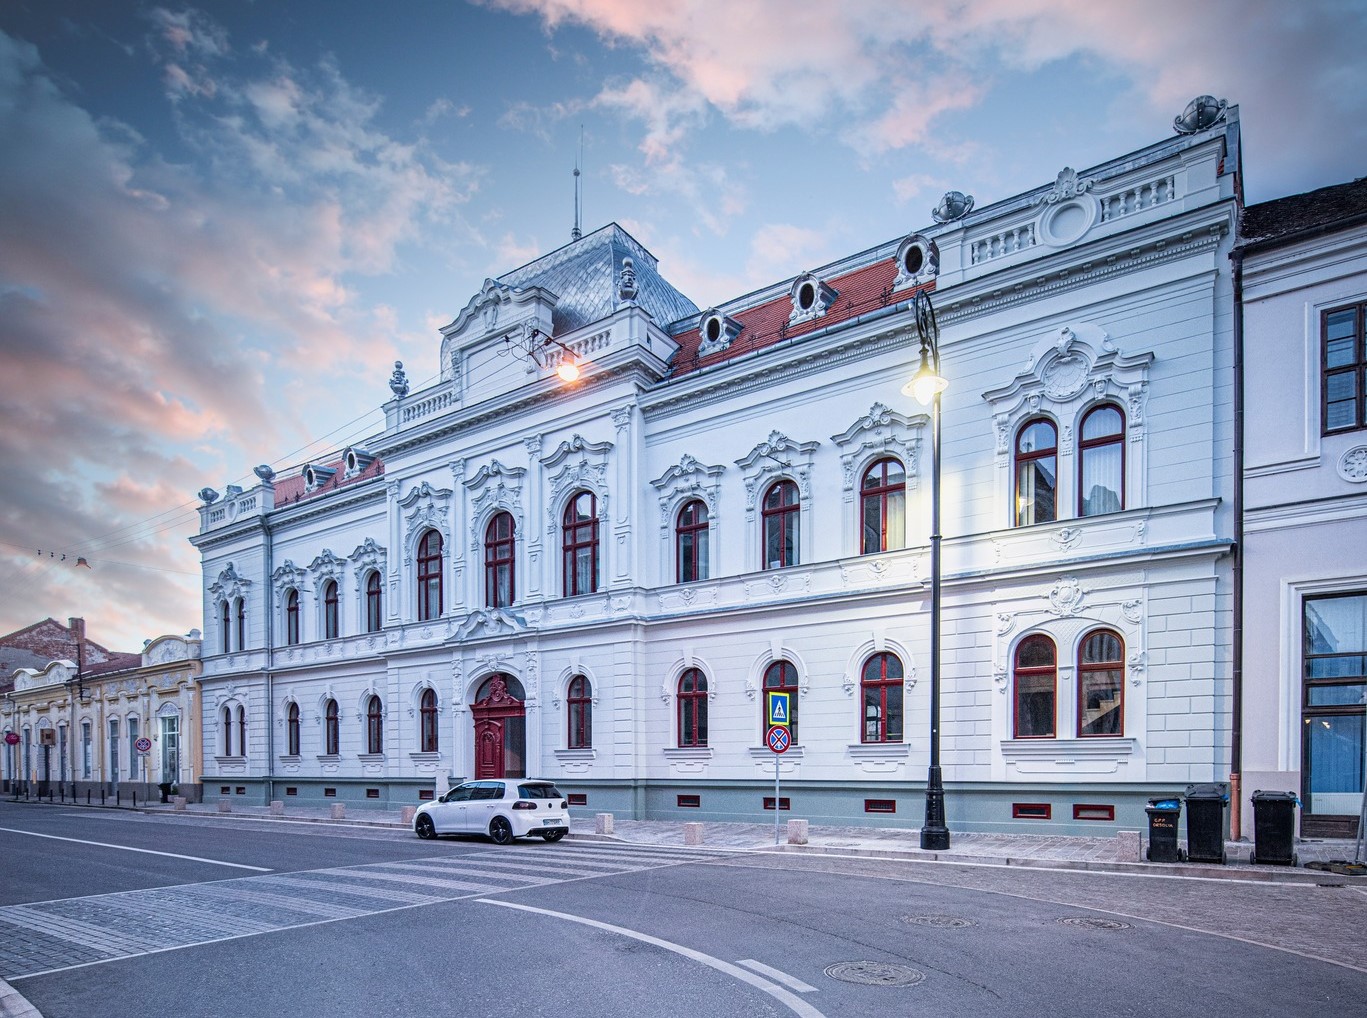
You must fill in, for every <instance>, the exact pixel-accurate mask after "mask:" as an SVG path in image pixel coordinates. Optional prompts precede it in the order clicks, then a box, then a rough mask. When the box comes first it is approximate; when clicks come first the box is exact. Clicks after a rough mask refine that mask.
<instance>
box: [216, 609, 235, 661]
mask: <svg viewBox="0 0 1367 1018" xmlns="http://www.w3.org/2000/svg"><path fill="white" fill-rule="evenodd" d="M222 609H223V611H222V624H221V626H220V627H219V628H220V629H221V631H222V633H223V647H222V650H223V653H224V654H226V653H228V651H230V650H232V649H233V648H232V645H231V644H230V643H229V642H228V636H229V634H230V633H231V632H232V630H231V629H230V628H229V625H230V622H229V615H228V611H229V605H228V602H227V601H224V602H223V605H222Z"/></svg>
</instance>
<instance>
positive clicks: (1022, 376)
mask: <svg viewBox="0 0 1367 1018" xmlns="http://www.w3.org/2000/svg"><path fill="white" fill-rule="evenodd" d="M1238 172H1239V129H1238V115H1237V109H1236V108H1235V107H1226V106H1225V105H1224V104H1223V103H1217V102H1216V101H1214V100H1210V99H1208V97H1207V98H1206V99H1205V100H1204V101H1202V102H1199V103H1194V104H1193V106H1192V107H1191V108H1190V109H1189V110H1188V113H1187V114H1185V115H1184V116H1183V117H1182V118H1179V133H1178V134H1177V135H1176V136H1173V137H1169V138H1167V139H1165V140H1162V141H1158V142H1156V143H1155V144H1153V145H1151V146H1149V147H1147V148H1145V149H1142V150H1140V151H1137V152H1132V153H1128V154H1125V155H1122V156H1119V157H1117V158H1115V159H1112V160H1109V161H1107V162H1104V163H1101V164H1099V165H1096V166H1092V167H1089V168H1086V169H1082V170H1074V169H1072V168H1068V167H1064V168H1062V169H1061V170H1060V172H1059V173H1058V175H1057V178H1056V179H1054V180H1052V181H1047V182H1041V184H1040V186H1038V187H1036V188H1033V189H1032V190H1030V191H1027V192H1024V193H1022V194H1017V195H1012V196H1010V197H1007V198H1004V199H1002V200H999V201H995V202H991V203H987V204H981V205H980V204H977V203H975V201H974V199H973V198H971V197H969V196H966V195H963V194H960V193H958V192H950V193H949V194H947V195H946V196H945V198H944V200H943V201H942V202H941V204H940V206H939V207H938V208H936V209H935V210H934V213H933V215H932V216H931V218H930V220H929V221H927V222H924V223H920V224H908V228H907V229H906V231H905V232H903V233H902V234H900V235H899V236H895V237H892V238H891V239H888V240H886V241H884V242H881V243H879V244H878V245H876V246H875V247H872V248H869V249H868V250H864V251H859V252H856V253H853V254H850V255H849V256H847V257H845V258H842V259H839V260H838V261H835V262H833V263H831V264H828V265H824V266H819V267H816V268H813V269H811V270H810V271H804V272H802V273H801V274H798V275H796V276H794V277H793V278H790V279H786V280H783V281H780V282H777V283H775V284H774V285H772V286H769V287H766V288H764V289H762V290H759V291H756V292H754V293H750V294H746V295H744V296H741V297H737V298H736V299H734V300H732V301H729V302H727V303H725V304H721V305H717V306H714V307H708V308H705V309H701V310H700V309H699V308H698V307H697V306H696V305H695V304H694V303H693V302H692V301H691V300H689V298H688V297H687V296H685V295H684V294H682V293H680V292H679V291H678V290H677V289H675V288H674V287H673V286H672V285H670V283H669V282H667V280H666V279H665V277H664V276H663V275H662V273H661V267H660V266H659V265H658V264H657V261H656V259H655V257H654V256H653V255H652V254H651V253H650V252H649V251H647V250H646V249H645V248H644V247H643V246H642V245H641V244H640V243H639V242H637V241H636V240H635V239H634V238H633V237H631V236H630V235H629V234H627V233H626V231H624V230H623V229H621V228H620V227H618V226H616V225H610V226H607V227H604V228H602V229H600V230H597V231H595V232H592V233H590V234H588V235H587V236H584V237H582V238H579V239H576V240H574V241H572V242H571V243H569V244H567V245H566V246H564V247H562V248H560V249H558V250H555V251H552V252H550V253H548V254H546V255H544V256H542V257H540V258H537V259H536V260H534V261H532V262H530V263H528V264H527V265H524V266H522V267H521V268H518V269H514V270H513V271H511V272H508V273H506V274H504V275H502V276H500V277H498V278H497V279H488V280H485V281H484V283H483V285H482V286H480V287H479V288H478V290H477V292H475V293H473V295H472V296H471V297H470V298H469V300H468V302H467V303H466V304H465V306H464V307H463V308H461V309H460V310H459V312H458V313H457V314H456V315H455V317H454V318H453V320H452V321H451V323H450V324H449V325H447V326H446V327H445V328H443V329H442V330H441V338H440V349H439V351H437V353H438V356H439V361H438V363H439V365H440V377H439V380H438V381H436V382H435V383H434V384H431V385H427V386H424V387H422V388H420V389H418V390H417V391H414V390H412V388H411V387H410V383H409V381H408V378H407V376H406V373H405V372H404V370H403V369H402V367H401V366H396V367H395V370H394V373H393V375H392V377H391V378H390V382H389V385H390V389H391V392H392V398H390V399H389V401H388V402H387V403H385V405H384V410H385V417H386V424H385V427H384V429H383V430H382V431H380V432H378V433H376V434H374V435H373V436H371V437H370V438H368V439H367V440H365V441H363V442H360V443H358V444H357V445H355V446H352V447H350V448H348V449H345V450H343V451H342V452H341V453H340V454H339V455H335V456H330V457H326V458H324V459H320V460H318V461H316V462H312V463H308V464H304V465H303V466H302V468H301V469H299V470H298V471H290V472H289V473H288V476H282V477H279V478H277V477H275V476H274V475H273V474H272V472H271V471H270V470H268V469H265V468H259V469H258V477H259V478H260V482H259V483H258V484H256V485H255V486H254V487H251V488H249V489H247V490H243V489H240V488H236V487H232V488H229V489H228V490H227V492H226V494H224V495H223V496H222V497H221V498H220V497H219V496H218V495H217V493H215V492H212V491H208V490H206V491H205V492H203V493H202V494H203V496H204V499H205V504H204V505H203V507H202V508H201V510H200V514H201V526H200V532H199V534H198V535H197V536H196V537H194V538H193V543H194V545H195V546H196V547H197V548H198V549H199V550H200V553H201V555H202V561H203V577H204V585H203V596H204V620H205V622H204V626H205V643H204V674H203V678H202V683H203V688H204V698H205V703H204V721H205V734H204V739H205V743H206V754H205V772H206V773H205V778H204V780H205V784H206V786H208V787H209V788H210V790H211V792H213V793H226V794H238V792H239V790H240V791H241V793H242V794H244V795H245V797H246V798H248V799H249V800H252V801H263V800H265V799H267V798H278V799H289V798H291V797H294V799H295V801H304V800H313V801H318V802H321V801H324V800H327V799H334V798H335V799H339V800H351V801H354V802H356V803H358V804H364V803H375V804H391V805H396V804H399V803H407V802H416V801H417V800H419V799H422V798H427V797H430V796H432V795H433V794H435V793H436V792H438V791H439V790H440V789H442V788H443V787H444V786H445V785H446V784H447V783H449V782H453V781H456V780H459V779H463V778H468V777H481V776H487V777H497V776H505V775H507V776H515V775H522V774H528V775H532V774H535V775H538V776H541V775H545V776H550V777H553V778H555V779H556V780H557V781H558V782H560V783H561V784H562V786H563V788H564V789H565V790H566V791H567V792H569V793H570V794H571V796H572V803H573V804H574V805H575V806H576V807H577V808H580V809H585V810H589V811H598V810H609V811H616V812H620V813H623V814H626V815H631V816H637V817H690V818H709V819H716V820H728V819H736V820H739V819H751V818H754V817H757V816H763V815H764V812H765V810H772V809H780V810H790V811H791V813H792V814H793V815H799V816H803V817H808V818H810V819H812V820H814V821H817V822H827V823H830V822H835V823H877V824H882V825H887V824H905V825H908V826H917V825H919V824H920V822H921V810H922V802H923V795H924V787H925V780H926V774H927V765H928V760H929V756H928V740H929V732H930V697H929V694H930V690H929V681H928V677H929V675H930V664H929V644H928V634H929V614H930V613H929V594H930V591H929V587H928V577H929V575H930V566H929V556H928V540H929V530H930V507H931V495H932V485H931V472H930V459H929V457H930V437H931V419H930V417H929V416H928V413H927V411H926V410H925V409H923V408H922V407H921V406H920V405H919V404H918V403H916V402H915V401H913V400H911V399H909V398H908V397H907V396H905V395H904V394H903V386H904V384H905V383H906V382H907V380H908V379H909V378H910V376H911V374H912V373H913V371H915V370H916V367H917V364H918V358H917V351H918V347H917V338H916V337H917V331H916V329H915V327H914V324H913V321H912V315H911V311H910V308H911V302H912V298H913V297H914V295H915V294H917V293H918V292H926V293H928V294H930V296H931V299H932V301H933V304H934V307H935V309H936V310H937V311H938V314H939V324H940V326H941V328H942V333H941V341H940V348H941V353H942V355H943V357H942V373H943V374H944V375H945V376H946V377H947V378H948V380H949V388H948V389H947V390H946V391H945V393H944V396H943V400H944V404H943V405H944V411H943V412H944V417H943V420H944V439H943V448H944V454H943V482H942V488H941V491H942V506H943V518H944V523H943V529H944V535H945V540H944V571H943V575H944V603H943V612H942V619H943V624H942V632H943V641H942V646H941V655H940V656H941V661H942V674H943V682H942V719H943V724H942V739H943V743H942V747H943V764H944V774H945V780H946V784H947V788H948V820H949V826H950V827H951V828H954V829H957V830H1001V829H1026V830H1036V831H1040V832H1047V831H1064V830H1067V831H1073V832H1092V833H1105V832H1107V831H1109V830H1113V829H1115V828H1116V827H1117V826H1124V827H1129V828H1134V827H1138V826H1140V825H1142V824H1143V823H1144V814H1143V806H1144V804H1145V801H1146V800H1147V798H1148V797H1150V796H1152V795H1154V794H1156V793H1159V792H1163V791H1167V790H1172V789H1181V788H1183V787H1184V786H1185V785H1186V784H1187V783H1188V782H1192V781H1211V780H1218V779H1222V778H1224V777H1225V776H1226V774H1227V767H1228V761H1229V758H1230V751H1231V750H1230V726H1229V717H1230V712H1229V705H1230V698H1231V661H1230V646H1231V622H1230V620H1231V606H1232V598H1233V593H1232V567H1231V555H1230V551H1231V546H1232V542H1233V535H1234V530H1235V519H1234V513H1233V508H1232V505H1233V501H1232V498H1233V488H1234V481H1233V478H1234V471H1233V459H1232V446H1233V440H1234V424H1233V421H1234V412H1233V403H1232V399H1233V393H1232V387H1231V385H1230V378H1231V365H1232V362H1233V351H1234V344H1233V335H1232V323H1233V317H1234V316H1233V313H1232V307H1233V281H1232V274H1231V271H1230V262H1229V254H1230V250H1231V247H1232V244H1233V240H1234V233H1235V227H1236V221H1237V211H1238V202H1237V195H1238V194H1239V184H1238V180H1237V175H1238ZM562 369H564V370H565V372H566V373H567V374H570V375H573V374H575V372H576V371H577V373H578V376H579V377H578V378H577V380H573V381H566V380H564V379H563V378H562V376H561V374H560V372H561V371H562ZM570 369H573V370H570ZM771 690H778V691H785V692H788V693H789V694H790V695H791V704H792V717H791V732H792V736H793V748H792V749H790V750H789V751H788V752H787V753H785V754H784V755H783V756H782V757H781V759H780V761H779V764H778V768H779V772H780V776H781V781H782V792H781V794H780V795H779V796H778V801H775V795H774V769H775V762H774V757H773V755H772V754H771V752H770V750H769V749H768V748H767V747H766V745H765V742H764V736H765V720H766V719H765V718H764V717H762V712H763V706H764V700H765V696H764V694H765V693H766V692H767V691H771Z"/></svg>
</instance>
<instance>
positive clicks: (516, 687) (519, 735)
mask: <svg viewBox="0 0 1367 1018" xmlns="http://www.w3.org/2000/svg"><path fill="white" fill-rule="evenodd" d="M525 696H526V694H525V693H523V691H522V683H520V682H518V681H517V679H515V678H513V677H512V676H511V675H504V674H502V673H499V674H496V675H491V676H490V677H489V678H487V679H485V680H484V682H483V683H482V684H481V685H480V687H479V691H478V692H477V693H476V694H475V702H474V703H473V704H472V705H471V707H470V713H471V714H473V715H474V720H475V777H476V778H477V779H480V780H483V779H486V778H525V777H526V776H527V710H526V707H525V706H524V705H523V703H522V701H523V698H524V697H525Z"/></svg>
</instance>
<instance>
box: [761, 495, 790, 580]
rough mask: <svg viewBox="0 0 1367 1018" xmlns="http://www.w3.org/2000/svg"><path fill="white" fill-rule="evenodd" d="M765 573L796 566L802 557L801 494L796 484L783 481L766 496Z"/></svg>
mask: <svg viewBox="0 0 1367 1018" xmlns="http://www.w3.org/2000/svg"><path fill="white" fill-rule="evenodd" d="M763 518H764V522H763V527H764V532H763V537H764V563H763V568H765V569H782V568H784V567H785V566H795V565H797V564H798V562H799V555H798V493H797V485H796V484H794V483H793V482H792V481H779V482H778V483H776V484H774V485H772V486H771V487H770V488H769V490H768V491H767V492H765V493H764V510H763Z"/></svg>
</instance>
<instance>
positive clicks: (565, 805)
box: [560, 799, 570, 809]
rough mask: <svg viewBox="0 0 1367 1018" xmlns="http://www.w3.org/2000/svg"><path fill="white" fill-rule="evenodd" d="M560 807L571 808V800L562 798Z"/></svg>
mask: <svg viewBox="0 0 1367 1018" xmlns="http://www.w3.org/2000/svg"><path fill="white" fill-rule="evenodd" d="M560 808H561V809H569V808H570V804H569V802H568V801H567V800H565V799H561V800H560Z"/></svg>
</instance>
